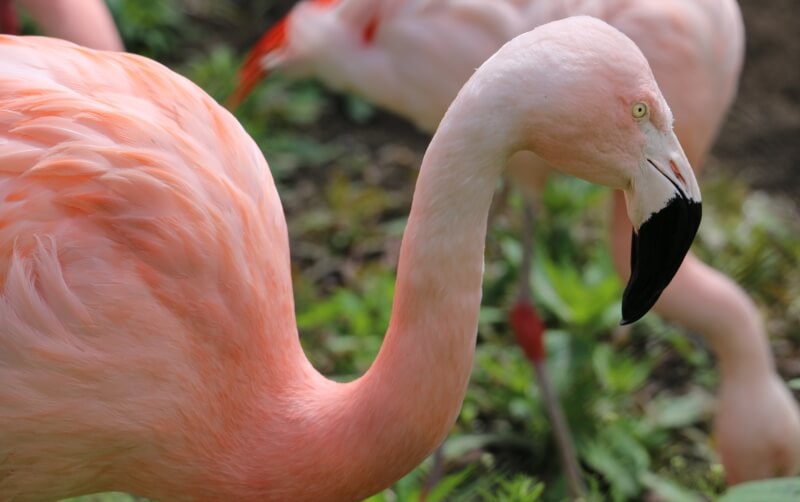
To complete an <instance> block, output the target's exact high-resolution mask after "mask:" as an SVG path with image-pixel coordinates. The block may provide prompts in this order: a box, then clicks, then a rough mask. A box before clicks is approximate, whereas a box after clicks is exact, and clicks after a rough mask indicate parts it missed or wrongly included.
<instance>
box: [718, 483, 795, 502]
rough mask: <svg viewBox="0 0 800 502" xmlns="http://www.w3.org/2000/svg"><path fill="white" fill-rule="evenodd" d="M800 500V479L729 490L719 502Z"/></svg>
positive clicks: (749, 484)
mask: <svg viewBox="0 0 800 502" xmlns="http://www.w3.org/2000/svg"><path fill="white" fill-rule="evenodd" d="M795 500H800V478H781V479H767V480H763V481H752V482H750V483H744V484H741V485H738V486H736V487H734V488H731V489H730V490H728V492H727V493H726V494H725V495H724V496H722V497H720V498H719V499H718V500H717V502H790V501H795Z"/></svg>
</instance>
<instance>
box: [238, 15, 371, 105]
mask: <svg viewBox="0 0 800 502" xmlns="http://www.w3.org/2000/svg"><path fill="white" fill-rule="evenodd" d="M368 6H369V5H368ZM376 28H377V17H376V15H375V14H374V13H373V12H372V11H356V12H353V8H352V6H351V5H350V4H347V3H342V2H340V0H305V1H302V2H299V3H297V4H296V5H295V6H294V7H293V8H292V10H291V11H290V12H289V13H288V14H287V15H286V16H284V17H283V18H282V19H281V20H279V21H278V22H277V23H276V24H275V25H273V26H272V28H270V29H269V30H268V31H267V32H266V33H265V34H264V35H263V36H262V37H261V39H260V40H259V41H258V42H257V43H256V45H255V47H253V49H252V50H251V51H250V53H249V54H248V56H247V57H246V58H245V61H244V63H243V65H242V68H241V70H240V71H239V78H238V84H237V87H236V89H235V90H234V92H233V93H232V94H231V96H230V98H229V99H228V103H227V106H228V108H230V109H235V108H236V107H237V106H238V105H239V104H241V102H242V101H243V100H244V99H245V98H246V97H247V96H248V95H249V94H250V92H252V90H253V88H254V87H255V85H256V84H258V82H260V81H261V80H262V79H264V78H265V77H266V76H267V75H268V74H269V73H271V72H273V71H275V70H278V69H280V70H282V71H284V72H287V73H290V74H292V75H293V76H295V77H302V76H308V75H310V74H311V73H312V72H314V73H323V74H327V73H334V74H335V72H336V66H337V65H340V64H341V61H339V58H340V57H349V58H354V57H355V58H357V55H356V54H354V53H355V52H356V51H357V50H358V49H360V48H362V47H364V46H366V45H369V44H370V43H371V42H372V40H373V38H374V36H375V30H376Z"/></svg>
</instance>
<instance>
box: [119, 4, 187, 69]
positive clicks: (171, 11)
mask: <svg viewBox="0 0 800 502" xmlns="http://www.w3.org/2000/svg"><path fill="white" fill-rule="evenodd" d="M106 3H107V4H108V7H109V9H110V10H111V14H112V16H114V21H115V22H116V23H117V27H118V29H119V32H120V35H121V36H122V40H123V42H124V44H125V48H126V49H127V50H129V51H131V52H136V53H138V54H142V55H145V56H148V57H151V58H155V59H164V58H170V57H171V55H172V54H174V53H175V48H176V46H177V45H178V44H179V43H180V42H182V41H183V40H185V38H187V36H189V35H190V32H192V31H193V30H192V25H191V24H189V23H187V22H186V19H185V17H184V14H183V11H182V10H181V9H180V7H179V5H178V4H177V3H176V2H172V1H169V2H165V1H163V0H106Z"/></svg>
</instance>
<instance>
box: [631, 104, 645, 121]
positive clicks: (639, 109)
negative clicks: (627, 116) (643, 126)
mask: <svg viewBox="0 0 800 502" xmlns="http://www.w3.org/2000/svg"><path fill="white" fill-rule="evenodd" d="M631 114H632V115H633V118H635V119H636V120H639V119H643V118H645V117H646V116H647V103H641V102H639V103H636V104H635V105H633V108H631Z"/></svg>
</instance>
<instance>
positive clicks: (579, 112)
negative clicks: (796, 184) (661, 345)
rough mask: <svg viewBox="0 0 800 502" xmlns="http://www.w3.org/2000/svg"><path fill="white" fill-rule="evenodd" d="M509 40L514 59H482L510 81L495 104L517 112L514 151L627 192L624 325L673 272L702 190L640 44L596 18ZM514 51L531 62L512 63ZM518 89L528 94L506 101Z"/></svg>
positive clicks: (691, 232) (694, 224)
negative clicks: (628, 257) (629, 241)
mask: <svg viewBox="0 0 800 502" xmlns="http://www.w3.org/2000/svg"><path fill="white" fill-rule="evenodd" d="M565 30H568V31H569V36H564V33H565ZM519 44H523V45H524V46H525V47H524V49H522V48H521V47H519ZM507 46H516V47H512V48H511V50H510V51H509V52H508V53H507V54H515V55H517V56H515V57H502V56H501V57H498V56H499V55H500V53H503V52H505V48H504V49H501V51H500V52H499V53H498V54H497V55H495V56H493V58H491V59H490V60H489V61H488V62H487V64H489V65H494V66H495V68H493V70H494V72H493V74H494V75H497V80H498V82H499V81H502V82H508V84H505V85H510V86H512V87H513V89H509V91H508V92H506V93H505V97H504V98H501V99H503V101H502V102H498V103H494V105H495V106H494V108H497V107H498V106H499V107H503V106H504V107H506V108H509V109H510V111H509V113H519V114H522V115H521V116H520V118H519V120H518V121H517V122H516V123H517V124H524V125H523V127H522V128H520V129H519V131H518V132H517V131H515V133H514V134H515V136H513V138H514V139H512V142H514V141H516V143H515V144H514V143H512V144H514V148H516V149H520V150H530V151H533V152H536V153H537V154H538V155H539V156H541V157H542V158H544V160H546V161H548V162H549V163H550V164H551V165H553V166H554V167H556V168H557V169H559V170H560V171H563V172H566V173H568V174H572V175H574V176H577V177H580V178H583V179H586V180H588V181H592V182H595V183H599V184H603V185H607V186H610V187H612V188H616V189H621V190H623V191H624V193H625V199H626V203H627V211H628V216H629V218H630V221H631V223H632V226H633V235H632V249H631V276H630V280H629V282H628V284H627V286H626V288H625V292H624V295H623V300H622V324H628V323H631V322H634V321H636V320H638V319H639V318H641V317H642V316H643V315H644V314H645V313H647V311H648V310H649V309H650V308H651V307H652V306H653V305H654V304H655V302H656V301H657V300H658V298H659V296H660V295H661V292H662V291H663V290H664V288H665V287H666V286H667V285H668V284H669V282H670V281H671V280H672V278H673V277H674V275H675V273H676V272H677V270H678V268H679V267H680V265H681V263H682V262H683V258H684V256H685V255H686V253H687V252H688V250H689V247H690V245H691V243H692V241H693V239H694V237H695V234H696V232H697V229H698V227H699V225H700V219H701V197H700V189H699V187H698V184H697V180H696V179H695V176H694V172H693V171H692V168H691V166H690V164H689V161H688V160H687V158H686V155H685V154H684V151H683V149H682V148H681V145H680V143H679V142H678V139H677V137H676V135H675V133H674V131H673V127H672V126H673V119H672V113H671V112H670V109H669V106H667V103H666V101H665V100H664V97H663V96H662V94H661V91H660V90H659V88H658V86H657V84H656V81H655V78H654V77H653V73H652V71H651V70H650V67H649V65H648V63H647V60H646V59H645V57H644V56H643V55H642V53H641V51H640V50H639V49H638V47H637V46H636V45H635V44H634V43H633V42H632V41H631V40H630V39H629V38H628V37H626V36H625V35H623V34H622V33H621V32H619V31H618V30H616V29H615V28H613V27H611V26H609V25H607V24H606V23H604V22H602V21H599V20H597V19H593V18H589V17H574V18H570V19H569V20H567V22H563V21H562V22H560V23H555V24H554V23H550V24H547V25H543V26H540V27H539V28H537V29H535V30H533V31H532V32H529V33H527V34H525V35H521V36H519V37H517V38H516V39H514V40H512V41H511V42H509V43H508V44H507ZM519 54H522V55H523V56H522V57H527V55H530V56H531V57H534V58H535V62H534V61H532V62H530V63H529V64H520V62H521V60H520V57H519V56H518V55H519ZM492 59H496V62H495V63H492ZM521 68H523V70H522V71H519V70H520V69H521ZM531 68H533V71H531ZM512 72H513V75H511V76H510V75H509V74H510V73H512ZM501 85H503V84H501ZM519 86H524V87H525V88H526V91H525V93H526V99H524V100H519V99H518V98H513V97H512V98H511V99H510V100H509V97H510V96H516V97H518V96H519ZM473 91H478V92H481V89H473V90H467V92H473ZM462 92H463V91H462ZM483 116H484V117H486V116H488V115H487V114H483ZM490 128H491V126H490Z"/></svg>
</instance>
